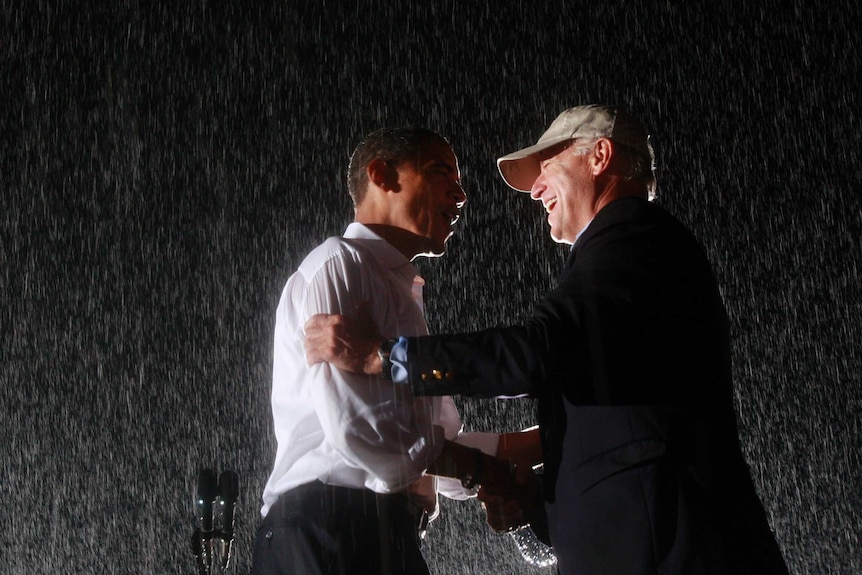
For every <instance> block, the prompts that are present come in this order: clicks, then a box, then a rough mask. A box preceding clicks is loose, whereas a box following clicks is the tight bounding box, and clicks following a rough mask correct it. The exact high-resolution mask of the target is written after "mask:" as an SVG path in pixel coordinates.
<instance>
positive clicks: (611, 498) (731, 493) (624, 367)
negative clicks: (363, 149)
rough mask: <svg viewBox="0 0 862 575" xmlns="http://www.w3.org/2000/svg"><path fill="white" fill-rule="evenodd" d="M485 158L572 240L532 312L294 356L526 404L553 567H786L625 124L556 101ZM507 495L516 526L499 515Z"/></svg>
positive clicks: (633, 124) (701, 318)
mask: <svg viewBox="0 0 862 575" xmlns="http://www.w3.org/2000/svg"><path fill="white" fill-rule="evenodd" d="M498 166H499V168H500V172H501V174H502V176H503V178H504V180H505V181H506V183H507V184H509V185H510V186H511V187H512V188H514V189H516V190H519V191H523V192H529V193H530V195H531V197H532V198H533V199H534V200H537V201H541V202H542V204H543V206H544V207H545V209H546V211H547V214H548V216H547V217H548V223H549V225H550V228H551V229H550V232H551V235H552V237H553V238H554V239H555V240H556V241H558V242H562V243H566V244H571V245H572V251H571V254H570V256H569V258H568V260H567V262H566V265H565V267H564V269H563V272H562V274H561V275H560V280H559V284H558V285H557V287H556V288H555V289H554V290H553V291H552V292H551V293H549V294H548V295H547V296H546V297H545V298H544V299H543V300H542V301H540V302H539V303H538V304H537V305H536V307H535V309H534V312H533V315H532V317H531V318H530V319H529V320H528V321H527V322H526V323H525V324H523V325H518V326H511V327H505V328H495V329H489V330H485V331H481V332H477V333H472V334H462V335H449V336H446V335H444V336H436V337H429V338H409V339H404V338H402V340H401V341H400V342H399V343H398V344H396V345H394V346H393V344H392V342H384V343H383V344H382V347H383V351H384V353H381V354H380V356H381V357H380V361H379V362H377V363H376V364H375V363H374V362H369V360H368V357H369V355H370V352H371V351H372V348H373V347H374V346H378V345H380V341H379V340H378V341H367V340H366V341H363V342H359V341H358V340H353V339H350V338H349V331H350V329H351V327H352V326H350V325H349V324H347V323H345V322H344V321H343V320H342V318H338V317H333V316H328V317H318V318H315V319H314V320H312V321H311V322H309V324H308V325H307V327H306V353H307V357H308V359H309V361H319V360H326V361H334V362H335V363H336V364H340V365H343V366H344V367H346V368H351V367H352V368H353V369H359V366H363V365H364V366H365V368H364V369H366V370H373V371H377V370H382V369H386V370H387V371H388V370H391V365H390V362H391V360H392V359H393V358H399V357H400V358H401V359H404V358H405V357H406V361H397V362H396V364H397V365H398V366H399V367H398V369H395V370H393V371H392V373H393V374H394V375H395V376H396V381H398V380H399V379H406V381H409V383H410V385H411V386H412V388H413V390H414V393H416V394H419V395H423V394H433V395H437V394H462V395H470V396H477V397H492V396H501V395H505V396H517V395H523V394H529V395H531V396H534V397H537V398H538V399H539V402H538V404H539V429H540V434H541V441H542V449H543V457H544V481H543V485H542V498H543V499H544V510H545V512H546V520H547V525H548V528H549V533H550V541H551V543H552V545H553V547H554V551H555V553H556V555H557V558H558V568H559V571H560V573H563V574H569V573H572V574H577V575H590V574H617V573H620V574H622V573H626V574H630V573H637V574H641V573H643V574H647V573H650V574H654V573H662V574H664V573H667V574H680V575H682V574H685V575H690V574H713V573H714V574H719V573H720V574H734V575H737V574H747V573H752V574H753V573H757V574H765V573H768V574H773V573H787V568H786V566H785V565H784V560H783V558H782V556H781V552H780V550H779V548H778V546H777V544H776V542H775V539H774V537H773V535H772V532H771V530H770V528H769V525H768V523H767V518H766V515H765V513H764V510H763V507H762V505H761V503H760V501H759V499H758V496H757V494H756V491H755V489H754V486H753V484H752V481H751V478H750V475H749V471H748V467H747V465H746V463H745V461H744V459H743V457H742V453H741V451H740V448H739V442H738V436H737V430H736V419H735V413H734V409H733V388H732V381H731V365H730V343H729V330H728V320H727V315H726V312H725V308H724V304H723V302H722V299H721V296H720V294H719V290H718V287H717V285H716V281H715V279H714V276H713V273H712V270H711V268H710V265H709V262H708V261H707V258H706V256H705V254H704V253H703V250H702V249H701V247H700V246H699V245H698V243H697V241H696V240H695V238H694V237H693V236H692V235H691V234H690V233H689V232H688V231H687V230H686V229H685V228H684V227H683V226H682V225H681V224H680V223H679V222H678V221H677V220H675V219H674V218H673V217H671V216H670V215H669V214H667V213H666V212H665V211H663V210H662V209H661V208H659V207H657V206H656V205H654V204H653V203H651V202H650V200H651V199H652V196H653V195H654V189H655V178H654V173H653V153H652V148H651V147H650V145H649V143H648V136H647V134H646V132H645V130H644V128H643V127H642V126H641V124H640V122H638V121H637V120H635V119H634V118H632V117H631V116H629V115H628V114H626V113H625V112H623V111H622V110H619V109H617V108H613V107H608V106H579V107H575V108H571V109H569V110H566V111H565V112H563V113H562V114H560V116H559V117H557V119H556V120H555V121H554V122H553V123H552V124H551V126H550V127H549V128H548V130H547V131H546V132H545V133H544V134H543V135H542V137H541V138H540V139H539V141H538V143H537V144H535V145H534V146H530V147H528V148H525V149H523V150H520V151H519V152H515V153H513V154H510V155H508V156H504V157H503V158H500V159H499V160H498ZM390 349H392V351H391V352H388V350H390ZM387 352H388V354H389V355H387ZM339 362H340V363H339ZM478 480H479V481H480V482H481V478H478ZM531 485H532V483H531ZM486 500H487V502H488V503H487V504H488V505H489V506H491V508H490V509H489V521H490V522H491V523H492V526H494V527H495V528H497V529H505V528H507V527H512V526H514V524H517V523H521V522H524V521H537V520H538V518H537V517H536V515H535V513H532V512H531V511H530V509H529V508H528V507H529V506H528V505H527V504H526V502H527V501H529V497H526V496H524V495H523V494H512V493H497V494H494V493H491V494H486ZM513 500H514V501H519V502H520V503H521V505H520V506H516V507H519V508H520V509H521V511H523V513H524V514H525V519H522V518H521V514H520V513H514V514H509V515H508V516H507V515H506V514H504V513H501V512H500V511H499V510H500V509H507V510H511V509H512V507H511V501H513ZM505 504H508V505H509V507H504V505H505ZM507 517H511V519H507Z"/></svg>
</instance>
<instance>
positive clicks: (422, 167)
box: [391, 140, 467, 256]
mask: <svg viewBox="0 0 862 575" xmlns="http://www.w3.org/2000/svg"><path fill="white" fill-rule="evenodd" d="M395 169H396V170H397V172H398V187H399V191H398V193H397V194H396V196H397V199H394V198H393V200H394V201H396V202H397V206H396V208H395V210H394V214H393V215H394V219H393V221H392V222H391V223H392V224H394V225H397V226H398V227H401V228H403V229H405V230H407V231H409V232H412V233H413V234H415V235H416V236H417V237H418V238H421V240H420V242H421V243H422V244H423V245H422V246H421V247H420V248H419V252H418V253H419V254H422V255H428V256H439V255H442V254H443V253H444V252H445V249H446V248H445V246H446V241H447V240H448V239H449V238H450V237H451V236H452V234H453V233H454V229H453V226H454V225H455V222H457V221H458V218H459V216H460V214H461V208H462V207H463V206H464V203H465V202H466V201H467V196H466V194H465V193H464V189H463V188H462V187H461V173H460V171H459V169H458V159H457V158H456V157H455V153H454V152H453V151H452V148H450V147H449V145H448V144H447V143H446V142H445V141H443V140H432V141H428V142H426V143H424V144H423V145H422V146H421V149H420V151H419V155H418V156H417V158H416V161H415V162H412V161H404V162H401V163H399V164H397V165H396V166H395Z"/></svg>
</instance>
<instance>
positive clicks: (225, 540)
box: [191, 469, 239, 575]
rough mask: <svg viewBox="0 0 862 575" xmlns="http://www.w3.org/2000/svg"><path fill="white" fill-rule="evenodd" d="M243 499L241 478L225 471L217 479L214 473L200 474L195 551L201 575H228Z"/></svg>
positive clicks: (204, 470)
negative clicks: (237, 514)
mask: <svg viewBox="0 0 862 575" xmlns="http://www.w3.org/2000/svg"><path fill="white" fill-rule="evenodd" d="M238 499H239V476H238V475H237V474H236V472H234V471H230V470H227V471H223V472H222V473H221V475H219V476H218V479H216V475H215V473H214V472H213V471H212V470H211V469H203V470H201V471H200V473H199V474H198V486H197V492H196V493H195V500H194V509H195V522H196V528H195V530H194V533H192V541H191V548H192V553H193V554H194V556H195V564H196V565H197V572H198V575H213V573H214V571H213V569H216V571H215V572H216V573H225V572H227V569H228V567H229V566H230V560H231V556H232V552H233V541H234V511H235V509H236V503H237V500H238Z"/></svg>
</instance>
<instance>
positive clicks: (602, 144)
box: [590, 138, 616, 176]
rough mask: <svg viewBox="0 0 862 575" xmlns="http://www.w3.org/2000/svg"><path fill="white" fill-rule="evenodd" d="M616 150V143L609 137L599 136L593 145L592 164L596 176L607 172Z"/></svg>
mask: <svg viewBox="0 0 862 575" xmlns="http://www.w3.org/2000/svg"><path fill="white" fill-rule="evenodd" d="M615 152H616V150H615V149H614V144H613V143H612V142H611V141H610V140H609V139H607V138H599V139H598V140H597V141H596V143H595V144H594V145H593V153H592V157H591V163H592V165H591V166H590V167H591V168H592V172H593V175H594V176H598V175H600V174H603V173H605V172H607V170H608V168H609V167H610V165H611V160H612V159H613V157H614V155H615Z"/></svg>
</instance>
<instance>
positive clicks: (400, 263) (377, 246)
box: [344, 222, 425, 284]
mask: <svg viewBox="0 0 862 575" xmlns="http://www.w3.org/2000/svg"><path fill="white" fill-rule="evenodd" d="M344 237H345V238H346V239H348V240H352V241H354V242H356V243H357V244H359V245H360V246H362V247H363V248H365V249H366V250H368V251H369V252H370V253H371V255H373V256H374V259H376V260H377V263H379V264H380V265H381V266H383V267H385V268H388V269H390V270H392V271H394V272H396V273H398V274H399V275H403V276H404V277H405V278H407V279H410V280H411V281H415V280H416V279H418V280H419V283H420V284H424V283H425V282H424V280H422V278H421V277H419V274H418V272H417V270H416V266H414V265H413V264H412V263H411V262H410V260H408V259H407V258H406V257H404V254H402V253H401V252H400V251H398V250H397V249H396V248H395V246H393V245H392V244H390V243H389V242H387V241H386V240H384V239H383V238H381V237H380V236H378V235H377V234H375V233H374V232H372V231H371V230H370V229H369V228H368V227H367V226H365V225H363V224H360V223H359V222H353V223H351V224H350V225H349V226H347V229H346V230H345V231H344Z"/></svg>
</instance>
